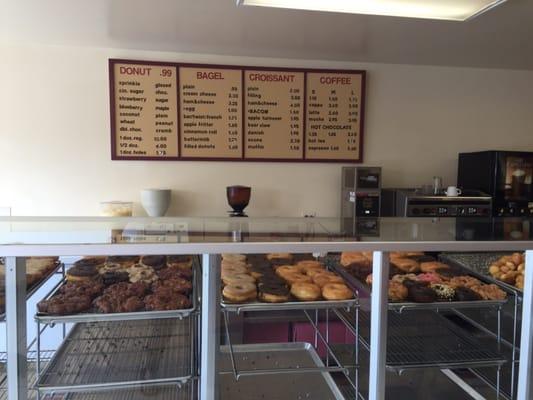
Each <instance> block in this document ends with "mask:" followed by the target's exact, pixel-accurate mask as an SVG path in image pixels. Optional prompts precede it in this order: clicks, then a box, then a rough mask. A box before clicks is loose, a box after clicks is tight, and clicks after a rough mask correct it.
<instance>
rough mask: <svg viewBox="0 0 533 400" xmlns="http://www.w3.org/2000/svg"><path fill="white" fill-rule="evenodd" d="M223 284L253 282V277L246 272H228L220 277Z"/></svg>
mask: <svg viewBox="0 0 533 400" xmlns="http://www.w3.org/2000/svg"><path fill="white" fill-rule="evenodd" d="M222 282H224V285H235V284H238V283H244V282H248V283H255V278H254V277H253V276H251V275H248V274H228V275H225V276H224V277H222Z"/></svg>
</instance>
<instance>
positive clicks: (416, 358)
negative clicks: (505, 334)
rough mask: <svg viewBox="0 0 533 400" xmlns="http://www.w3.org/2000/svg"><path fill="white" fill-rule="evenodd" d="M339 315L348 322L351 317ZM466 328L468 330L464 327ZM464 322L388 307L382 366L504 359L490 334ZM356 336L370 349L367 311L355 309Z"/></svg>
mask: <svg viewBox="0 0 533 400" xmlns="http://www.w3.org/2000/svg"><path fill="white" fill-rule="evenodd" d="M338 314H339V316H340V317H341V318H342V319H344V320H346V321H349V322H350V323H351V324H352V327H351V329H350V330H351V331H352V332H355V331H356V329H355V326H354V325H353V324H354V322H355V318H353V316H352V315H346V313H343V312H342V311H340V312H338ZM467 329H468V330H467ZM483 334H484V333H483V332H482V331H479V330H477V329H475V328H474V327H472V326H470V325H468V326H465V327H464V328H463V327H460V326H459V325H456V324H455V323H453V322H451V321H449V320H448V319H447V318H445V317H444V316H442V315H440V314H439V313H437V312H434V311H419V312H416V313H406V314H399V313H397V312H393V311H389V314H388V339H387V358H386V367H387V369H388V370H390V371H394V372H397V373H401V372H403V371H405V370H408V369H418V368H441V369H442V368H481V367H489V366H501V365H503V364H505V363H506V362H507V360H506V357H505V356H504V355H503V354H502V353H501V351H499V350H498V343H497V341H496V340H495V339H494V338H492V337H487V336H484V335H483ZM359 338H360V340H361V343H362V344H363V346H364V347H365V348H366V349H367V350H368V349H370V313H367V312H364V311H360V312H359Z"/></svg>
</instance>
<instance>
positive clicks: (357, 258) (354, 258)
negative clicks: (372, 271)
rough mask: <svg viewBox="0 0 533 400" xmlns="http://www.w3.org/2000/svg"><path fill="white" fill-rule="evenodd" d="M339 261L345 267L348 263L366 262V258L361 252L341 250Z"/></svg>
mask: <svg viewBox="0 0 533 400" xmlns="http://www.w3.org/2000/svg"><path fill="white" fill-rule="evenodd" d="M340 263H341V265H342V266H343V267H347V266H348V265H350V264H367V263H368V259H367V258H366V257H365V256H364V254H363V253H361V252H358V251H357V252H346V251H345V252H343V253H342V254H341V260H340Z"/></svg>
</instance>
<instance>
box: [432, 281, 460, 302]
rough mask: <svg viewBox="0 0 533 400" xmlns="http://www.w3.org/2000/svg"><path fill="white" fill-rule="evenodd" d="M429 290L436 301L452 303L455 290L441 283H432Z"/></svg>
mask: <svg viewBox="0 0 533 400" xmlns="http://www.w3.org/2000/svg"><path fill="white" fill-rule="evenodd" d="M430 288H431V289H433V290H434V291H435V293H436V294H437V299H438V300H441V301H452V300H453V299H454V298H455V289H454V288H452V287H451V286H449V285H446V284H442V283H433V284H431V285H430Z"/></svg>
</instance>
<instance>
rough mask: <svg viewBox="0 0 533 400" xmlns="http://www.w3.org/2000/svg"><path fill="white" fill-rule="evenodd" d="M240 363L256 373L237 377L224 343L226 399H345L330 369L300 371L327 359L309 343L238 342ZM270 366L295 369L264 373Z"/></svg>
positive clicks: (235, 349)
mask: <svg viewBox="0 0 533 400" xmlns="http://www.w3.org/2000/svg"><path fill="white" fill-rule="evenodd" d="M233 352H234V354H235V355H236V356H237V357H238V359H239V363H240V364H242V365H243V366H245V368H247V369H248V370H254V369H257V370H258V374H257V375H252V376H243V377H241V378H240V379H239V380H235V378H234V376H233V373H232V372H231V360H230V356H229V348H228V346H222V347H221V359H220V371H221V375H220V394H221V399H224V400H236V399H246V400H259V399H262V400H264V399H276V400H285V399H286V400H295V399H306V400H333V399H337V400H343V399H344V396H343V395H342V393H341V391H340V390H339V388H338V386H337V384H336V383H335V381H334V380H333V378H332V377H331V375H330V374H329V373H327V372H305V373H303V372H302V373H299V372H298V369H300V368H302V369H306V368H320V367H324V363H323V362H322V360H321V359H320V357H319V356H318V354H317V353H316V351H315V349H314V348H313V347H312V346H311V344H309V343H274V344H251V345H235V346H233ZM269 368H281V369H284V370H287V369H292V370H293V371H294V373H288V374H287V373H284V374H263V373H261V372H260V371H261V370H264V369H269Z"/></svg>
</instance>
